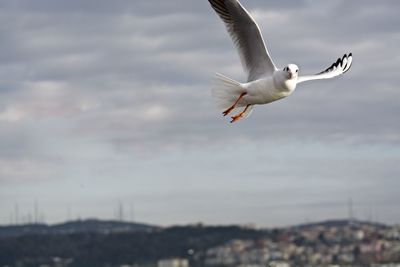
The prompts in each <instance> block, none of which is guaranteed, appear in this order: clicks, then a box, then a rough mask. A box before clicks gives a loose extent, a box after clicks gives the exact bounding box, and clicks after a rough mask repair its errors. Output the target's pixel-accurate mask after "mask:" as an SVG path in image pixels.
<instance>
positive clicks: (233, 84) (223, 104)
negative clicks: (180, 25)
mask: <svg viewBox="0 0 400 267" xmlns="http://www.w3.org/2000/svg"><path fill="white" fill-rule="evenodd" d="M208 1H209V2H210V4H211V6H212V7H213V8H214V10H215V11H216V12H217V14H218V15H219V16H220V18H221V19H222V20H223V22H224V23H225V26H226V29H227V31H228V33H229V34H230V36H231V38H232V41H233V43H234V44H235V46H236V48H237V50H238V52H239V56H240V59H241V62H242V65H243V68H244V70H245V72H247V82H246V83H240V82H237V81H235V80H233V79H231V78H228V77H226V76H224V75H221V74H217V82H216V84H215V86H214V88H213V96H214V97H215V98H216V99H217V102H218V105H219V107H220V108H221V109H223V110H224V112H223V115H224V116H226V115H228V114H230V113H231V112H233V111H235V110H237V109H239V108H243V107H245V108H244V110H242V111H241V112H240V113H239V114H237V115H235V116H233V117H232V121H231V122H236V121H238V120H240V119H242V118H245V117H248V116H249V115H250V113H251V111H252V109H253V107H254V105H263V104H268V103H271V102H274V101H276V100H279V99H282V98H285V97H287V96H289V95H291V94H292V93H293V92H294V90H295V89H296V86H297V84H299V83H301V82H305V81H311V80H318V79H329V78H333V77H336V76H339V75H341V74H343V73H345V72H347V71H348V70H349V69H350V67H351V65H352V61H353V57H352V54H351V53H350V54H348V55H347V54H345V55H344V56H343V57H342V58H339V59H338V60H337V61H336V62H335V63H333V64H332V65H331V66H330V67H329V68H327V69H326V70H324V71H322V72H320V73H318V74H315V75H306V76H299V68H298V66H297V65H295V64H288V65H287V66H286V67H284V68H283V69H278V68H277V67H276V66H275V64H274V62H273V60H272V59H271V57H270V55H269V52H268V50H267V48H266V46H265V43H264V39H263V37H262V34H261V32H260V29H259V27H258V25H257V23H256V22H255V20H254V19H253V18H252V16H251V15H250V14H249V12H248V11H247V10H246V9H245V8H244V7H243V6H242V5H241V4H240V2H239V1H238V0H208Z"/></svg>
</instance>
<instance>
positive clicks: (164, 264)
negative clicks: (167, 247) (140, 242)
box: [157, 258, 189, 267]
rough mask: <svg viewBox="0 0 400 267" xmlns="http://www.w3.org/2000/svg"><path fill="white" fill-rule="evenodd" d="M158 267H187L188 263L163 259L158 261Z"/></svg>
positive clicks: (186, 261)
mask: <svg viewBox="0 0 400 267" xmlns="http://www.w3.org/2000/svg"><path fill="white" fill-rule="evenodd" d="M157 266H158V267H189V261H188V260H187V259H178V258H175V259H164V260H159V261H158V264H157Z"/></svg>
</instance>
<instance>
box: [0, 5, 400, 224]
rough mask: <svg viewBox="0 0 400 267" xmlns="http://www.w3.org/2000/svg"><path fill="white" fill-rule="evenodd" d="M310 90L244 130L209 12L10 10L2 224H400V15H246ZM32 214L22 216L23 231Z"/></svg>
mask: <svg viewBox="0 0 400 267" xmlns="http://www.w3.org/2000/svg"><path fill="white" fill-rule="evenodd" d="M241 2H242V4H243V5H244V6H245V7H246V8H247V9H248V10H249V11H250V12H251V13H252V14H253V16H254V17H255V19H256V20H257V22H258V24H259V26H260V28H261V31H262V33H263V35H264V39H265V41H266V44H267V46H268V49H269V52H270V54H271V55H272V57H273V60H274V62H275V63H276V65H277V66H278V67H280V68H283V67H285V66H286V65H287V64H289V63H295V64H297V65H298V66H299V67H300V74H302V73H303V74H313V73H317V72H320V71H322V70H324V69H326V68H327V67H328V66H330V65H331V64H332V63H333V62H334V61H336V59H337V58H338V57H341V56H342V55H343V54H344V53H348V52H353V55H354V65H353V67H352V69H351V70H350V71H349V72H348V73H346V75H343V76H341V77H339V78H336V79H332V80H328V81H327V80H325V81H315V82H309V83H302V84H300V85H299V86H298V87H297V89H296V91H295V92H294V93H293V94H292V95H291V96H290V97H288V98H286V99H284V100H281V101H278V102H275V103H272V104H269V105H265V106H258V107H256V108H255V110H254V112H253V114H252V115H251V116H250V117H249V118H248V119H246V120H243V121H240V122H239V123H237V124H234V125H232V124H230V123H229V121H228V120H227V119H226V118H223V117H222V116H221V113H220V111H219V110H217V108H216V106H215V103H214V100H213V99H212V97H211V93H210V89H211V87H212V83H213V76H214V73H215V72H219V73H222V74H224V75H227V76H229V77H232V78H234V79H236V80H239V81H245V74H244V72H243V70H242V67H241V65H240V61H239V57H238V55H237V53H236V51H235V49H234V47H233V45H232V42H231V40H230V38H229V36H228V34H227V33H226V31H225V28H224V26H223V23H222V22H221V21H220V19H219V18H218V16H217V15H216V14H215V13H214V11H213V10H212V8H211V7H210V6H209V3H208V1H206V0H169V1H158V0H147V1H140V0H136V1H127V0H116V1H107V0H85V1H78V0H71V1H62V0H35V1H31V0H0V224H10V223H16V221H18V223H22V222H28V221H32V220H34V219H33V217H34V209H35V206H36V207H37V210H38V212H37V217H38V219H40V220H43V221H46V222H48V223H58V222H62V221H65V220H68V219H69V220H73V219H77V218H81V219H85V218H102V219H114V218H116V216H117V213H118V212H117V211H118V208H119V206H120V205H121V206H122V207H123V215H124V219H125V220H135V221H139V222H145V223H151V224H157V225H163V226H169V225H174V224H191V223H197V222H203V223H205V224H247V223H253V224H255V225H258V226H260V227H272V226H283V225H293V224H298V223H304V222H307V221H319V220H326V219H332V218H347V217H348V215H349V206H350V205H349V203H350V202H352V203H353V204H352V206H353V214H354V216H356V217H357V218H359V219H371V220H377V221H381V222H385V223H389V224H395V223H400V213H399V212H398V211H399V208H398V205H399V204H400V194H399V193H398V190H399V188H400V179H399V178H400V177H399V174H400V164H399V163H400V123H399V122H398V121H399V119H398V118H399V115H400V105H399V100H400V88H399V87H398V84H399V83H400V76H399V74H398V69H399V66H400V54H399V53H398V44H399V43H400V29H399V25H400V16H398V10H400V2H399V1H395V0H384V1H372V0H352V1H344V0H330V1H320V0H318V1H317V0H315V1H314V0H298V1H297V0H296V1H289V0H284V1H268V0H242V1H241ZM17 214H18V215H17Z"/></svg>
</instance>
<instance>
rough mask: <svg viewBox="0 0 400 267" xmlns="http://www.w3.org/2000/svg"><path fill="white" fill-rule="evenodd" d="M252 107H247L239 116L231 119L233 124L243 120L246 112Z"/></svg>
mask: <svg viewBox="0 0 400 267" xmlns="http://www.w3.org/2000/svg"><path fill="white" fill-rule="evenodd" d="M249 107H250V105H247V106H246V107H245V108H244V110H243V111H242V112H240V113H239V114H237V115H236V116H233V117H231V118H232V120H231V123H234V122H237V121H238V120H240V119H242V118H243V116H244V114H245V113H246V111H247V110H248V109H249Z"/></svg>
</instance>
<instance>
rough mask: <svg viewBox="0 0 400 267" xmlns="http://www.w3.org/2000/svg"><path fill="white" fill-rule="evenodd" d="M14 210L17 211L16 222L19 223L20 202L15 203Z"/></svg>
mask: <svg viewBox="0 0 400 267" xmlns="http://www.w3.org/2000/svg"><path fill="white" fill-rule="evenodd" d="M14 211H15V214H14V215H15V224H19V206H18V203H15V207H14Z"/></svg>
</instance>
